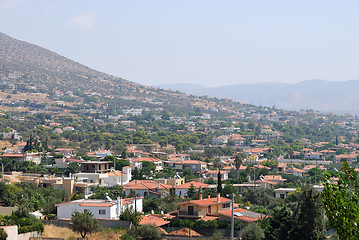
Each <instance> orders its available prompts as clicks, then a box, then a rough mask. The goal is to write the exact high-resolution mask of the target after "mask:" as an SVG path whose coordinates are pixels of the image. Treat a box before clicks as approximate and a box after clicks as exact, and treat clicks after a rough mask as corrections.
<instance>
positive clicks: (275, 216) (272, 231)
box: [265, 207, 293, 240]
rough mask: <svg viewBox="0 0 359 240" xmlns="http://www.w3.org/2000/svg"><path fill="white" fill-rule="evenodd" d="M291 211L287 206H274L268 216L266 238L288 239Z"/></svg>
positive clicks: (271, 239) (272, 239)
mask: <svg viewBox="0 0 359 240" xmlns="http://www.w3.org/2000/svg"><path fill="white" fill-rule="evenodd" d="M292 214H293V213H292V211H291V210H290V209H289V208H288V207H276V208H275V209H274V210H273V211H272V216H271V218H269V224H268V227H267V228H266V231H265V236H266V239H268V240H290V239H291V238H290V237H289V231H290V230H291V227H292V226H291V224H292Z"/></svg>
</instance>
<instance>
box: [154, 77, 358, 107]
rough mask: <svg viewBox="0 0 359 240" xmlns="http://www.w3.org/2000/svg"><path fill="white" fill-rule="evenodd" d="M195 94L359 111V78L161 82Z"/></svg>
mask: <svg viewBox="0 0 359 240" xmlns="http://www.w3.org/2000/svg"><path fill="white" fill-rule="evenodd" d="M159 87H166V88H169V89H173V90H178V91H183V92H185V93H187V94H193V95H195V96H201V95H209V96H211V97H218V98H222V97H228V98H232V99H233V100H235V101H240V102H244V103H251V104H255V105H262V106H273V105H275V106H276V107H279V108H283V109H286V110H300V109H313V110H318V111H324V112H337V113H345V112H350V113H355V114H357V113H359V96H358V95H357V94H356V92H355V90H356V89H358V88H359V80H348V81H341V82H340V81H327V80H321V79H312V80H305V81H301V82H298V83H279V82H274V83H273V82H272V83H266V82H260V83H253V84H250V83H249V84H248V83H246V84H233V85H227V86H220V87H208V88H207V87H202V88H200V87H199V86H198V85H197V86H196V88H193V87H191V85H186V84H182V85H176V84H174V85H172V86H171V85H168V84H167V85H159Z"/></svg>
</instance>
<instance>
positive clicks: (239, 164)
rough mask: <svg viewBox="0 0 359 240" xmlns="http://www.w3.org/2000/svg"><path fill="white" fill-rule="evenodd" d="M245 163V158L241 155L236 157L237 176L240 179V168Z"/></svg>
mask: <svg viewBox="0 0 359 240" xmlns="http://www.w3.org/2000/svg"><path fill="white" fill-rule="evenodd" d="M242 163H243V157H242V155H240V154H237V155H236V156H235V157H234V165H235V166H236V176H237V177H238V175H239V168H240V167H241V165H242Z"/></svg>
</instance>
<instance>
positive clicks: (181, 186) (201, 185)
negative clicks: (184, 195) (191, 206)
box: [174, 181, 209, 189]
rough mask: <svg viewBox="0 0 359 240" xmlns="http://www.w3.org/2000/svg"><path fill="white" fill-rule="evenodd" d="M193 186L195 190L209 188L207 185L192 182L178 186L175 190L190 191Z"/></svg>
mask: <svg viewBox="0 0 359 240" xmlns="http://www.w3.org/2000/svg"><path fill="white" fill-rule="evenodd" d="M192 184H193V186H194V187H195V188H206V187H208V186H209V185H208V184H206V183H200V182H195V181H192V182H187V183H184V184H181V185H177V186H175V187H174V188H181V189H189V188H190V187H191V185H192Z"/></svg>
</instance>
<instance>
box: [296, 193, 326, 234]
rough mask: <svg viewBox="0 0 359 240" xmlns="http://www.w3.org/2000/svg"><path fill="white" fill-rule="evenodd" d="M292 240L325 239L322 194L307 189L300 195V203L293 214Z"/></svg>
mask: <svg viewBox="0 0 359 240" xmlns="http://www.w3.org/2000/svg"><path fill="white" fill-rule="evenodd" d="M292 226H293V228H292V230H291V231H290V236H291V239H303V240H305V239H316V240H322V239H325V236H324V232H323V230H324V226H323V207H322V203H321V198H320V194H319V192H318V191H316V190H314V189H313V188H310V187H305V189H304V190H303V192H302V193H301V194H300V198H299V203H298V207H297V209H296V211H295V212H294V214H293V224H292Z"/></svg>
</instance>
